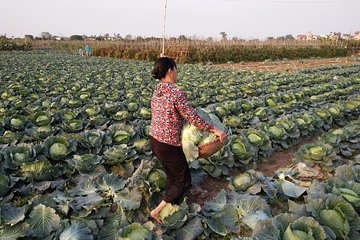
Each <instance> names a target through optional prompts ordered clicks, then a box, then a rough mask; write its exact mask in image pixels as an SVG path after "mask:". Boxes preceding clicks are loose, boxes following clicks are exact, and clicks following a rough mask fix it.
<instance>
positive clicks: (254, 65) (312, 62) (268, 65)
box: [213, 57, 360, 71]
mask: <svg viewBox="0 0 360 240" xmlns="http://www.w3.org/2000/svg"><path fill="white" fill-rule="evenodd" d="M354 63H360V60H359V57H341V58H320V59H317V58H314V59H300V60H278V61H264V62H244V63H231V64H216V65H213V66H216V67H234V68H242V69H246V70H265V71H283V70H285V71H295V70H297V69H299V68H312V67H320V66H325V65H346V64H354Z"/></svg>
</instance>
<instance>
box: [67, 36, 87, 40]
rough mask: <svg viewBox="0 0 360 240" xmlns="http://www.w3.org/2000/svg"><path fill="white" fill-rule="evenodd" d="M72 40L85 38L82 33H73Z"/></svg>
mask: <svg viewBox="0 0 360 240" xmlns="http://www.w3.org/2000/svg"><path fill="white" fill-rule="evenodd" d="M70 40H84V38H83V36H82V35H71V36H70Z"/></svg>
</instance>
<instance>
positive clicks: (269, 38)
mask: <svg viewBox="0 0 360 240" xmlns="http://www.w3.org/2000/svg"><path fill="white" fill-rule="evenodd" d="M274 39H275V38H274V37H267V38H266V40H268V41H271V40H274Z"/></svg>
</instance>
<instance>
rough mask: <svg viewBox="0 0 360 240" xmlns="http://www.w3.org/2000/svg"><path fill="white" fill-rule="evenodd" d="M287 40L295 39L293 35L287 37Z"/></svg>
mask: <svg viewBox="0 0 360 240" xmlns="http://www.w3.org/2000/svg"><path fill="white" fill-rule="evenodd" d="M285 39H286V40H294V39H295V38H294V36H293V35H291V34H288V35H286V36H285Z"/></svg>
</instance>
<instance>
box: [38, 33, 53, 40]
mask: <svg viewBox="0 0 360 240" xmlns="http://www.w3.org/2000/svg"><path fill="white" fill-rule="evenodd" d="M40 37H41V38H42V39H44V40H49V39H51V38H52V35H51V34H50V33H49V32H42V33H41V34H40Z"/></svg>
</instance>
